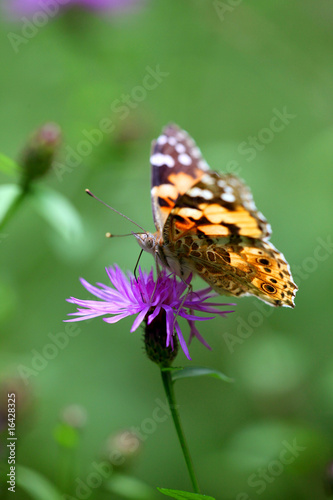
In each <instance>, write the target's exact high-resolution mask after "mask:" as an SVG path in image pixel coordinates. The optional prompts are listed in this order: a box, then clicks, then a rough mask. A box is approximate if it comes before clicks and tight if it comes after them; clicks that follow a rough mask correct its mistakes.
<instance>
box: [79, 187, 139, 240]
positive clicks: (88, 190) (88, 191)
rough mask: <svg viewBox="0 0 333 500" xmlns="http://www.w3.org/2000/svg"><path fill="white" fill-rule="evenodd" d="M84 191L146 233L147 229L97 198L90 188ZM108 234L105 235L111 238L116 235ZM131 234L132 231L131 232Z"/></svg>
mask: <svg viewBox="0 0 333 500" xmlns="http://www.w3.org/2000/svg"><path fill="white" fill-rule="evenodd" d="M86 193H87V194H89V196H91V197H92V198H95V200H97V201H99V202H100V203H102V205H104V206H105V207H107V208H109V209H110V210H113V212H116V214H118V215H121V216H122V217H124V219H127V220H128V221H130V222H132V224H134V225H135V226H137V227H139V228H140V229H142V231H143V232H144V233H145V234H147V231H146V230H145V229H144V228H143V227H142V226H140V224H137V223H136V222H134V220H132V219H130V218H129V217H127V215H124V214H122V213H121V212H119V210H116V209H115V208H113V207H111V206H110V205H108V204H107V203H105V201H103V200H101V199H100V198H98V197H97V196H95V195H94V194H93V193H92V192H91V191H90V189H86ZM108 234H109V235H110V236H107V237H108V238H112V237H115V236H117V235H112V234H111V233H107V235H108ZM131 234H133V233H131ZM119 236H128V235H126V234H125V235H119Z"/></svg>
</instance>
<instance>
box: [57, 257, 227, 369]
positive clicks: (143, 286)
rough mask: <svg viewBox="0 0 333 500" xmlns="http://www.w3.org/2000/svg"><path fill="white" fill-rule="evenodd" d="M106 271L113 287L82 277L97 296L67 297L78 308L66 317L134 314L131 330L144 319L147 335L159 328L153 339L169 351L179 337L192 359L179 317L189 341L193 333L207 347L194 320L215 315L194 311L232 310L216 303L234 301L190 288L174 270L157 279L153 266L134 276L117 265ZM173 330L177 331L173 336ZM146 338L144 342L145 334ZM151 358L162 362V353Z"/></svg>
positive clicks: (106, 317) (111, 318)
mask: <svg viewBox="0 0 333 500" xmlns="http://www.w3.org/2000/svg"><path fill="white" fill-rule="evenodd" d="M106 272H107V275H108V277H109V279H110V281H111V283H112V285H113V288H112V287H110V286H107V285H104V284H102V283H97V284H96V285H97V286H93V285H91V284H90V283H88V282H87V281H86V280H84V279H82V278H81V280H80V281H81V283H82V285H83V286H84V287H85V288H86V289H87V290H88V292H90V293H91V294H93V295H95V297H98V298H99V299H100V300H81V299H75V298H74V297H71V298H69V299H67V301H68V302H70V303H72V304H76V305H77V306H78V309H77V312H74V313H70V314H69V316H75V318H72V319H69V320H66V321H83V320H86V319H91V318H96V317H99V316H101V317H103V320H104V321H105V322H106V323H117V322H118V321H120V320H121V319H123V318H126V317H127V316H132V315H137V316H136V318H135V320H134V322H133V324H132V327H131V332H134V331H136V330H137V329H138V327H139V326H140V324H141V323H142V322H145V324H146V333H148V337H149V338H150V339H151V337H152V335H153V334H154V332H158V339H155V341H157V342H160V341H161V342H163V345H160V347H161V348H162V349H167V350H169V354H171V353H172V352H173V351H176V343H177V340H176V339H177V338H178V340H179V343H180V345H181V348H182V349H183V351H184V353H185V355H186V357H187V358H188V359H191V358H190V355H189V351H188V347H187V344H186V342H185V340H184V337H183V334H182V331H181V328H180V325H179V321H178V320H179V318H184V319H186V320H187V322H188V325H189V327H190V336H189V344H190V342H191V340H192V339H193V337H196V338H197V339H198V340H199V341H200V342H201V343H202V344H203V345H204V346H205V347H207V348H208V349H210V346H209V345H208V344H207V342H206V341H205V340H204V339H203V337H202V336H201V335H200V333H199V331H198V329H197V328H196V326H195V322H196V321H207V320H209V319H213V317H215V316H208V317H203V316H196V315H195V314H194V313H195V312H199V313H208V314H210V315H211V314H214V315H220V316H224V315H226V314H228V313H230V312H233V311H221V310H220V309H219V307H220V306H229V305H234V304H217V303H214V302H210V299H211V298H212V297H215V296H216V295H217V294H216V293H214V292H212V290H211V288H209V287H208V288H205V289H203V290H199V291H196V292H194V291H190V292H189V291H188V285H187V284H186V283H183V282H181V281H178V280H177V278H176V276H175V275H174V274H169V273H168V272H167V271H166V270H162V271H161V273H160V274H159V276H158V277H157V279H156V280H155V279H154V272H153V269H152V270H151V271H150V272H149V273H146V272H144V271H142V270H141V268H139V276H138V279H137V280H136V278H135V277H134V276H133V275H132V274H131V273H128V274H127V275H126V274H125V273H124V272H123V271H122V270H121V269H120V268H119V267H118V266H114V267H109V268H107V269H106ZM174 330H175V331H176V334H177V337H176V338H175V337H174ZM161 332H162V333H163V332H164V335H163V334H162V335H161ZM146 337H147V336H146ZM145 341H146V344H147V338H146V339H145ZM149 342H150V347H151V341H149V340H148V343H149ZM155 343H156V342H155ZM148 347H149V346H148ZM146 350H147V345H146ZM153 350H154V349H153ZM147 353H148V350H147ZM148 355H149V353H148ZM149 357H150V359H152V358H153V357H154V356H150V355H149ZM167 357H168V356H167ZM153 360H154V361H155V362H157V363H159V364H163V363H162V362H163V355H162V357H159V356H157V357H156V356H155V359H153ZM170 360H171V356H170V357H169V361H170ZM164 361H168V360H167V359H165V360H164ZM166 364H168V363H166Z"/></svg>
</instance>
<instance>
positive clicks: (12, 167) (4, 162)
mask: <svg viewBox="0 0 333 500" xmlns="http://www.w3.org/2000/svg"><path fill="white" fill-rule="evenodd" d="M20 170H21V169H20V167H19V166H18V164H17V163H16V162H15V161H14V160H12V159H11V158H8V156H5V155H3V154H2V153H0V172H3V173H4V174H6V175H16V174H18V173H19V172H20Z"/></svg>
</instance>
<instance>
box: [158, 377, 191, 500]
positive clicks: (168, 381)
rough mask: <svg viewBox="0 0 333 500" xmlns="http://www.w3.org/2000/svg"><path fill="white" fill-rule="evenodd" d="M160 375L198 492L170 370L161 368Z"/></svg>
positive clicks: (188, 467) (187, 464) (188, 468)
mask: <svg viewBox="0 0 333 500" xmlns="http://www.w3.org/2000/svg"><path fill="white" fill-rule="evenodd" d="M161 375H162V380H163V385H164V390H165V393H166V396H167V400H168V403H169V408H170V410H171V415H172V418H173V422H174V424H175V427H176V432H177V435H178V439H179V442H180V446H181V449H182V451H183V455H184V459H185V462H186V466H187V470H188V473H189V475H190V478H191V482H192V486H193V490H194V492H195V493H200V488H199V484H198V480H197V478H196V475H195V472H194V467H193V462H192V458H191V455H190V452H189V449H188V445H187V442H186V439H185V435H184V431H183V428H182V424H181V421H180V416H179V412H178V407H177V405H176V398H175V392H174V388H173V382H172V378H171V372H170V370H163V368H162V369H161Z"/></svg>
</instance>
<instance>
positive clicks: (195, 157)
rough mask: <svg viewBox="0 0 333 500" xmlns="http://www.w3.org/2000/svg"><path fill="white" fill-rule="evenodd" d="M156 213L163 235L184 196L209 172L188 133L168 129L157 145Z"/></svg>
mask: <svg viewBox="0 0 333 500" xmlns="http://www.w3.org/2000/svg"><path fill="white" fill-rule="evenodd" d="M150 163H151V168H152V189H151V198H152V209H153V216H154V222H155V226H156V229H157V230H158V231H160V233H162V230H163V227H164V224H165V221H166V220H167V218H168V216H169V214H170V212H171V210H172V208H173V207H174V206H175V204H176V202H177V200H178V199H179V197H180V196H181V195H183V194H184V193H186V191H188V189H189V188H190V187H191V186H192V185H193V184H195V183H196V182H197V181H198V180H199V179H200V178H201V177H202V175H203V174H204V173H205V171H206V170H208V169H209V167H208V165H207V163H206V162H205V160H204V159H203V158H202V155H201V152H200V150H199V148H198V147H197V146H196V144H195V142H194V140H193V139H192V138H191V137H190V136H189V135H188V133H187V132H185V131H184V130H181V129H180V128H179V127H177V125H168V126H167V127H165V128H164V129H163V131H162V135H160V136H159V137H158V139H157V140H156V141H154V142H153V145H152V151H151V156H150Z"/></svg>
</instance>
